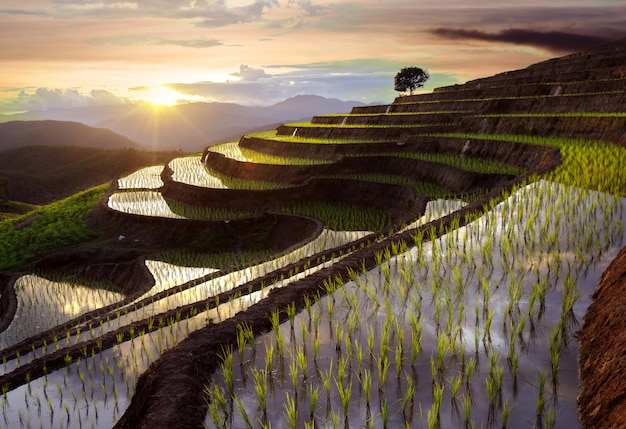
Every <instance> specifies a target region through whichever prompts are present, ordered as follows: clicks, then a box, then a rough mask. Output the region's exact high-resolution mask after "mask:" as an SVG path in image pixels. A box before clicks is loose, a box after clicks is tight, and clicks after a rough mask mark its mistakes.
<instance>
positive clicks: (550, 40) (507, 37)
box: [429, 28, 626, 52]
mask: <svg viewBox="0 0 626 429" xmlns="http://www.w3.org/2000/svg"><path fill="white" fill-rule="evenodd" d="M429 32H430V33H431V34H433V35H436V36H439V37H442V38H444V39H449V40H481V41H485V42H504V43H511V44H515V45H529V46H534V47H537V48H542V49H547V50H549V51H552V52H572V51H578V50H582V49H587V48H592V47H594V46H598V45H601V44H603V43H608V42H611V41H613V40H615V39H617V38H619V36H620V35H618V34H615V35H614V36H613V37H601V36H591V35H585V34H575V33H568V32H564V31H535V30H525V29H520V28H510V29H506V30H502V31H500V32H498V33H487V32H484V31H480V30H464V29H458V28H435V29H432V30H430V31H429ZM624 35H626V32H624V33H622V34H621V36H624Z"/></svg>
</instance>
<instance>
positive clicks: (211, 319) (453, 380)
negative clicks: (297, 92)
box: [0, 40, 626, 428]
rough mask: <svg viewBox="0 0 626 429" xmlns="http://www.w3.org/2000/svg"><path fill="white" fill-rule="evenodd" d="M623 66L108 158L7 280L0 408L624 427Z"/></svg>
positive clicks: (84, 421) (211, 423) (268, 423)
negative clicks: (60, 224)
mask: <svg viewBox="0 0 626 429" xmlns="http://www.w3.org/2000/svg"><path fill="white" fill-rule="evenodd" d="M625 84H626V40H621V41H618V42H616V43H613V44H610V45H606V46H602V47H599V48H597V49H594V50H591V51H586V52H581V53H578V54H574V55H569V56H566V57H562V58H557V59H554V60H550V61H546V62H543V63H538V64H535V65H532V66H529V67H528V68H526V69H522V70H516V71H511V72H507V73H503V74H499V75H496V76H493V77H489V78H484V79H479V80H475V81H470V82H467V83H466V84H463V85H455V86H450V87H444V88H439V89H437V90H435V91H433V92H432V93H430V94H420V95H413V96H404V97H398V98H397V99H396V100H395V101H394V102H393V103H392V104H389V105H379V106H361V107H355V108H354V109H353V110H352V112H350V113H346V114H342V115H320V116H316V117H314V118H312V119H311V121H310V122H304V123H294V124H284V125H282V126H280V127H279V128H277V129H276V130H274V131H271V132H262V133H254V134H249V135H245V136H242V137H241V139H240V140H239V141H238V142H228V143H224V144H221V145H217V146H211V147H208V148H207V149H206V150H205V151H204V153H202V154H196V155H190V156H184V157H180V158H176V159H173V160H172V161H171V162H169V163H168V164H167V165H166V166H155V167H150V168H146V169H142V170H139V171H137V172H136V173H134V174H132V175H130V176H127V177H123V178H120V179H119V180H118V181H117V183H115V184H114V186H111V187H110V188H109V189H108V191H106V194H105V191H104V190H101V191H100V192H101V194H102V195H104V196H103V197H102V198H99V203H98V204H97V205H96V206H95V207H94V208H93V210H91V214H90V216H89V219H88V223H89V225H90V227H91V228H92V229H93V230H96V231H99V234H101V237H108V241H107V240H104V239H102V238H101V240H103V242H104V243H106V247H104V245H102V246H101V247H100V248H98V250H94V246H77V247H75V248H73V249H72V250H71V251H63V252H56V253H54V254H51V255H48V256H47V257H46V258H41V259H39V260H38V261H37V262H35V263H33V264H31V265H30V266H29V272H21V273H19V274H10V275H9V274H6V275H5V276H4V277H3V282H2V291H1V295H0V308H1V309H2V313H1V314H2V316H1V319H0V329H1V330H2V332H1V333H0V356H2V362H1V363H0V386H2V396H1V397H0V401H1V403H2V407H3V417H2V418H3V419H4V421H3V422H2V423H0V425H3V426H6V427H28V428H30V427H54V428H58V427H117V428H138V427H145V428H159V427H163V428H166V427H167V428H172V427H185V428H188V427H209V428H222V427H233V428H235V427H236V428H242V427H253V428H269V427H273V428H283V427H287V428H301V427H310V428H313V427H376V428H380V427H389V428H395V427H428V428H437V427H443V428H466V427H542V428H552V427H571V428H575V427H618V425H619V422H623V416H624V414H623V411H621V410H622V409H623V405H622V402H624V401H623V398H622V396H623V395H622V394H621V393H620V392H622V391H623V389H622V388H620V387H619V386H621V385H622V384H623V381H622V380H621V378H620V377H619V376H615V377H613V376H611V374H623V371H624V367H623V366H622V367H620V364H621V362H620V360H619V359H618V358H616V357H615V356H619V355H621V351H619V352H618V351H616V349H619V348H622V347H623V344H622V345H620V344H619V343H617V344H615V343H614V342H612V341H609V340H615V338H613V337H612V336H611V335H610V334H605V333H604V331H603V330H602V329H604V328H603V325H607V326H617V327H619V326H623V324H622V325H620V321H621V322H623V318H624V316H623V312H621V311H619V310H615V309H616V308H617V305H618V304H619V303H620V301H619V299H617V298H615V297H616V295H615V294H616V293H618V292H619V293H621V294H623V289H624V282H623V274H619V273H623V271H620V269H621V268H620V267H623V263H622V265H620V264H619V263H617V262H616V263H617V265H615V264H616V263H614V265H613V266H612V269H611V270H609V271H607V272H608V273H612V275H607V276H605V278H604V281H603V286H602V287H599V288H598V291H599V292H598V293H597V294H596V295H598V294H600V292H602V293H601V294H600V295H601V296H600V295H598V296H596V298H597V299H600V298H602V299H605V300H608V301H609V302H610V301H611V299H613V301H615V302H613V304H612V306H610V307H600V308H598V305H597V304H596V303H595V302H593V300H594V291H595V289H596V285H597V284H598V283H599V282H600V281H601V276H602V273H603V272H604V271H605V270H606V269H607V267H608V266H609V263H610V262H611V261H612V260H614V259H615V258H616V257H617V256H618V252H619V251H620V249H622V248H623V247H624V246H625V245H626V236H625V234H624V225H625V224H626V199H625V197H626V90H625V88H626V85H625ZM32 222H34V220H33V219H32V218H26V219H24V220H22V221H21V222H20V223H18V224H16V225H19V228H20V229H27V228H29V226H30V224H31V223H32ZM17 227H18V226H16V228H17ZM146 249H151V251H146ZM622 253H623V252H622ZM96 256H97V259H98V260H99V261H100V262H99V263H93V262H92V261H93V259H94V258H95V257H96ZM622 259H623V256H622ZM616 261H617V259H616ZM31 268H32V269H31ZM53 274H54V275H53ZM55 275H56V277H55ZM620 275H621V276H622V277H620ZM620 279H621V281H620ZM96 280H97V281H99V282H106V284H107V285H109V287H108V288H101V287H96V288H94V287H87V286H92V283H93V282H94V281H96ZM614 290H615V292H614ZM617 296H619V295H617ZM622 296H623V295H622ZM592 302H593V303H592ZM603 302H604V301H603ZM590 306H591V308H592V309H593V311H590V313H589V314H590V315H589V316H588V317H585V318H584V316H585V314H586V312H587V309H588V308H590ZM583 318H584V323H583ZM607 320H609V321H611V323H605V322H606V321H607ZM588 326H593V328H592V329H591V330H590V329H588ZM614 329H621V328H614ZM581 332H582V333H581ZM619 335H620V336H622V335H621V332H620V333H619ZM579 338H580V340H581V341H580V344H579ZM600 340H602V341H600ZM606 344H609V345H610V347H608V348H607V347H606ZM596 350H598V353H601V354H596ZM579 359H580V365H579ZM579 367H580V370H579ZM622 378H623V377H622ZM613 383H617V384H613ZM612 386H615V387H612Z"/></svg>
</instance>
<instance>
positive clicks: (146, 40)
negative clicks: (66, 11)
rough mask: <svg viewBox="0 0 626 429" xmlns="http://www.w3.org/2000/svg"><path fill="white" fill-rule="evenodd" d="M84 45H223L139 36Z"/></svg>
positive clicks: (196, 46) (98, 38)
mask: <svg viewBox="0 0 626 429" xmlns="http://www.w3.org/2000/svg"><path fill="white" fill-rule="evenodd" d="M85 43H88V44H90V45H104V46H106V45H110V46H142V45H143V46H148V45H149V46H167V45H171V46H182V47H184V48H213V47H216V46H222V45H223V43H222V42H221V41H219V40H216V39H206V38H199V39H188V40H175V39H167V38H164V37H159V36H151V35H141V36H135V35H130V36H116V37H96V38H91V39H87V40H86V41H85Z"/></svg>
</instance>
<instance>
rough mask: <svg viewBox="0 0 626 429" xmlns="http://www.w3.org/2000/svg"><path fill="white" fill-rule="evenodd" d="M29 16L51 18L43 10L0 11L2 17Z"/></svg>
mask: <svg viewBox="0 0 626 429" xmlns="http://www.w3.org/2000/svg"><path fill="white" fill-rule="evenodd" d="M2 14H4V15H27V16H49V14H48V13H47V12H45V11H43V10H25V9H0V15H2Z"/></svg>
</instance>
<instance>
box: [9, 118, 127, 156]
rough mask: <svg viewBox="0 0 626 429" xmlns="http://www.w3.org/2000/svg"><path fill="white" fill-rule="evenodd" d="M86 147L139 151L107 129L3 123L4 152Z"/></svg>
mask: <svg viewBox="0 0 626 429" xmlns="http://www.w3.org/2000/svg"><path fill="white" fill-rule="evenodd" d="M37 145H46V146H83V147H95V148H100V149H121V148H135V149H138V148H139V147H138V146H137V144H136V143H134V142H132V141H131V140H129V139H128V138H126V137H123V136H121V135H119V134H116V133H114V132H112V131H111V130H107V129H104V128H92V127H89V126H86V125H84V124H80V123H78V122H66V121H49V120H46V121H13V122H5V123H2V124H0V150H1V149H7V148H12V147H18V146H37Z"/></svg>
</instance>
